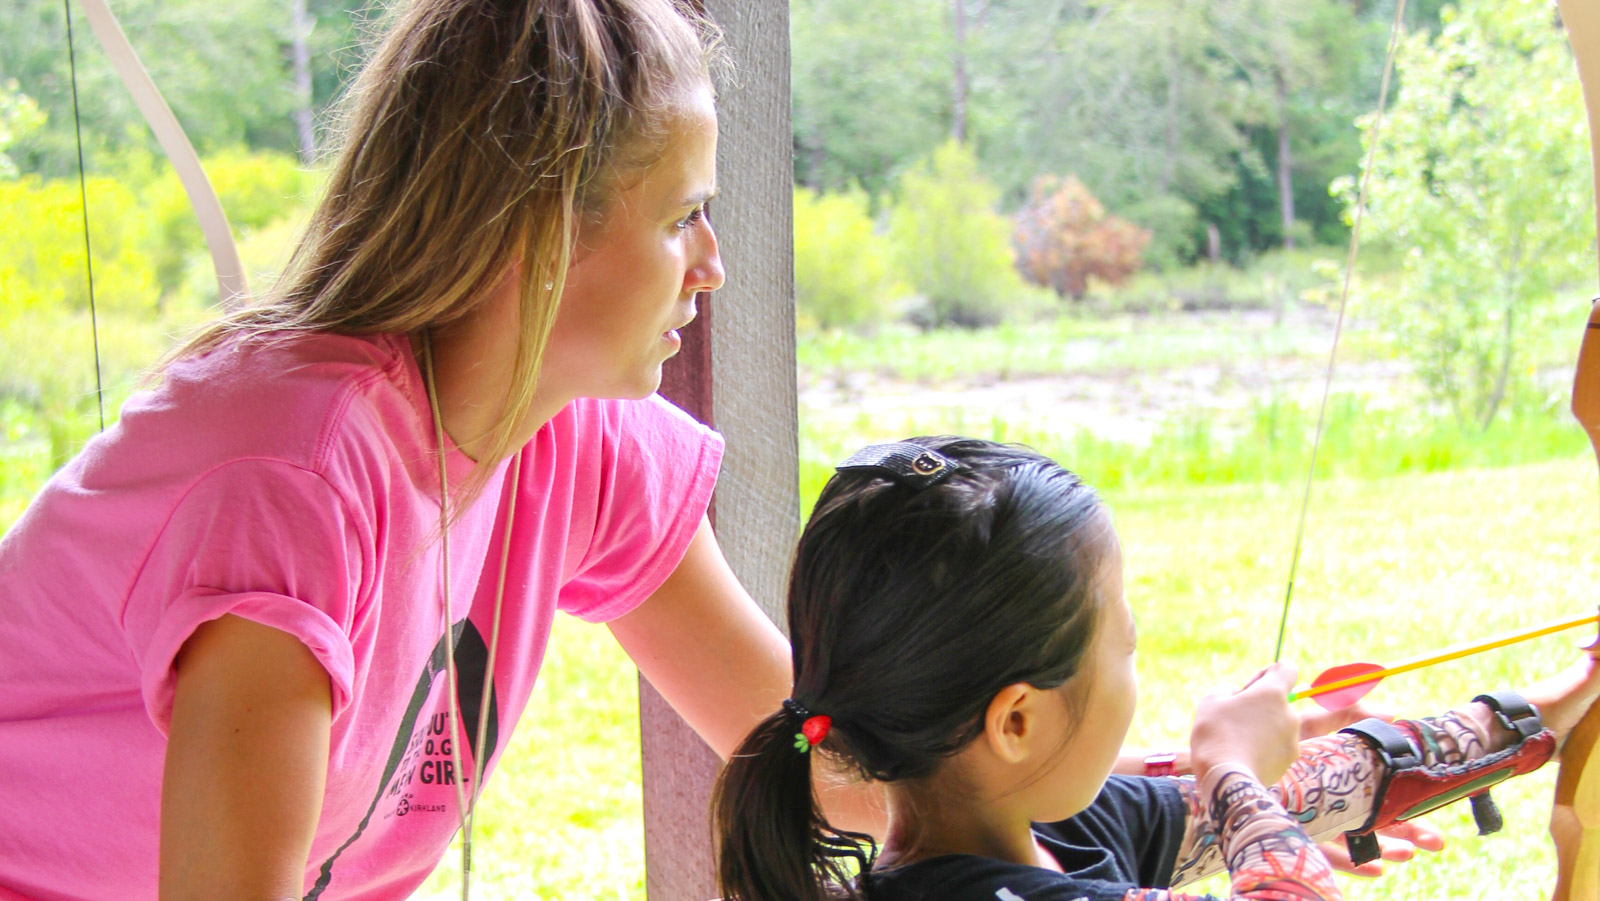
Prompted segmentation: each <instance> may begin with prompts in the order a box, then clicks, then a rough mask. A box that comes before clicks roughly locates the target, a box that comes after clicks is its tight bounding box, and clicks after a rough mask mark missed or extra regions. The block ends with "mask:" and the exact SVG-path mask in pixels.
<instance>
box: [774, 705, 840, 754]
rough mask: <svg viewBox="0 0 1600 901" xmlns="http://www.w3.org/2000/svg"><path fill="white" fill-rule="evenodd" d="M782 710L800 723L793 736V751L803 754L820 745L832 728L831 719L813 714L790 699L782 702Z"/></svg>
mask: <svg viewBox="0 0 1600 901" xmlns="http://www.w3.org/2000/svg"><path fill="white" fill-rule="evenodd" d="M783 709H784V710H786V711H788V712H789V715H790V716H793V717H794V718H795V719H797V720H799V721H800V731H799V732H796V733H795V736H794V749H795V750H796V751H799V752H800V753H802V754H804V753H806V752H808V751H810V750H811V749H812V748H815V747H816V746H817V745H820V744H822V741H823V739H825V738H827V737H828V730H829V729H830V728H832V726H833V717H830V716H823V715H821V714H813V713H812V712H811V711H809V710H807V709H805V708H804V707H801V706H800V705H799V704H797V703H795V701H794V700H793V699H792V698H791V699H789V700H786V701H784V702H783Z"/></svg>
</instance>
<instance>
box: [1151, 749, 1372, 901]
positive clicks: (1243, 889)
mask: <svg viewBox="0 0 1600 901" xmlns="http://www.w3.org/2000/svg"><path fill="white" fill-rule="evenodd" d="M1206 783H1207V785H1206V788H1205V789H1202V788H1199V787H1197V786H1196V785H1195V783H1194V780H1193V779H1192V778H1189V777H1184V779H1183V786H1182V788H1183V794H1184V798H1185V800H1186V801H1187V802H1188V804H1189V812H1190V815H1189V821H1190V834H1189V836H1188V838H1189V839H1190V840H1191V841H1193V842H1195V843H1198V844H1204V845H1205V847H1206V852H1205V853H1206V854H1207V855H1215V857H1216V858H1217V859H1218V860H1222V861H1224V862H1225V863H1226V865H1227V869H1228V872H1229V873H1230V874H1232V879H1233V887H1232V891H1231V892H1230V893H1229V896H1228V897H1229V898H1230V899H1237V901H1246V899H1248V901H1340V898H1341V897H1342V896H1341V895H1340V894H1339V887H1338V885H1337V884H1336V883H1335V882H1334V880H1333V868H1332V867H1331V866H1330V865H1329V864H1328V860H1327V858H1326V857H1324V856H1323V855H1322V852H1321V851H1319V850H1317V846H1316V844H1315V843H1314V842H1313V841H1312V840H1311V838H1310V837H1309V836H1307V835H1306V833H1305V830H1304V829H1302V828H1301V827H1300V824H1299V823H1298V822H1297V821H1296V820H1295V818H1294V817H1293V816H1292V815H1290V814H1289V812H1288V811H1286V810H1284V809H1283V805H1282V804H1280V803H1279V802H1278V799H1277V797H1276V796H1275V792H1274V791H1273V790H1270V789H1268V788H1266V787H1265V786H1263V785H1262V784H1261V783H1260V782H1259V781H1257V780H1256V778H1255V776H1253V775H1251V774H1250V773H1249V772H1248V771H1246V770H1244V769H1241V768H1233V767H1222V768H1219V769H1216V770H1213V771H1212V772H1211V773H1210V774H1208V775H1207V776H1206ZM1207 789H1208V790H1207ZM1203 799H1208V800H1203ZM1196 824H1201V825H1199V826H1198V827H1197V825H1196ZM1186 845H1187V843H1186ZM1177 878H1178V879H1180V880H1187V879H1188V878H1192V876H1191V875H1190V874H1186V873H1184V872H1183V871H1182V870H1180V871H1179V873H1178V875H1177ZM1123 901H1222V899H1220V898H1217V897H1216V896H1214V895H1194V894H1190V893H1187V892H1176V891H1172V890H1170V889H1133V890H1130V891H1129V892H1128V893H1127V894H1126V895H1124V896H1123Z"/></svg>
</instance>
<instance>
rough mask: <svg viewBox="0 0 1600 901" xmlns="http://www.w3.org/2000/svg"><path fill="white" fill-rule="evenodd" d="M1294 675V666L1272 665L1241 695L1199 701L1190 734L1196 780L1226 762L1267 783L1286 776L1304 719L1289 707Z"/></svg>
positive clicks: (1297, 750)
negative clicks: (1301, 721) (1242, 768)
mask: <svg viewBox="0 0 1600 901" xmlns="http://www.w3.org/2000/svg"><path fill="white" fill-rule="evenodd" d="M1296 675H1297V674H1296V672H1295V668H1294V667H1292V666H1290V665H1288V664H1286V663H1274V664H1272V665H1271V666H1269V667H1267V668H1266V669H1264V670H1262V671H1261V672H1259V673H1257V674H1256V676H1255V678H1254V679H1252V680H1251V681H1250V682H1249V683H1248V684H1247V685H1245V687H1244V688H1242V689H1240V690H1239V691H1236V692H1233V693H1231V694H1228V693H1213V694H1209V695H1206V696H1205V697H1203V698H1201V699H1200V704H1199V706H1198V707H1197V708H1196V710H1195V716H1194V731H1193V733H1191V734H1190V736H1189V753H1190V754H1191V755H1192V757H1193V759H1194V772H1195V778H1197V779H1199V780H1202V781H1203V780H1204V779H1205V778H1206V774H1207V773H1209V772H1210V771H1211V769H1212V768H1214V767H1216V766H1219V765H1221V764H1225V763H1227V764H1237V765H1239V766H1243V767H1245V768H1246V769H1248V770H1249V771H1250V772H1252V773H1254V774H1255V776H1256V778H1257V779H1259V780H1260V781H1261V782H1262V784H1264V785H1271V784H1273V783H1275V782H1277V781H1278V780H1279V779H1280V778H1282V777H1283V774H1284V773H1285V772H1288V770H1289V765H1290V764H1291V763H1293V762H1294V761H1295V758H1296V757H1298V756H1299V754H1300V745H1299V737H1300V721H1299V719H1298V718H1297V717H1296V716H1295V713H1294V711H1293V710H1291V709H1290V707H1289V692H1290V690H1291V689H1293V688H1294V684H1295V677H1296Z"/></svg>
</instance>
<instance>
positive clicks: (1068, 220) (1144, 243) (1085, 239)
mask: <svg viewBox="0 0 1600 901" xmlns="http://www.w3.org/2000/svg"><path fill="white" fill-rule="evenodd" d="M1015 241H1016V245H1017V268H1018V269H1020V270H1022V274H1023V276H1024V277H1025V278H1027V279H1028V280H1029V281H1031V282H1033V283H1034V284H1037V285H1044V286H1047V287H1050V288H1053V289H1055V292H1056V294H1057V295H1059V296H1061V297H1070V298H1073V299H1074V300H1077V299H1080V298H1082V297H1083V295H1084V294H1085V293H1087V292H1088V290H1089V278H1090V277H1091V276H1092V277H1094V278H1097V279H1100V280H1101V281H1104V282H1107V283H1108V284H1112V285H1116V284H1120V283H1121V282H1122V281H1123V280H1124V279H1126V278H1127V277H1128V276H1130V275H1132V274H1133V273H1135V272H1137V271H1139V267H1140V266H1141V265H1143V262H1144V251H1145V248H1146V247H1148V246H1149V245H1150V232H1149V231H1148V230H1147V229H1143V228H1140V227H1139V226H1137V225H1134V224H1133V223H1132V222H1129V221H1128V220H1126V219H1123V218H1122V217H1120V216H1114V215H1111V214H1109V213H1107V212H1106V208H1105V205H1104V204H1102V203H1101V202H1100V201H1098V200H1096V199H1095V196H1094V195H1093V194H1091V193H1089V189H1088V188H1086V187H1084V185H1083V182H1081V181H1078V179H1076V178H1074V177H1073V176H1070V175H1069V176H1067V177H1066V178H1062V177H1060V176H1058V175H1042V176H1040V177H1039V178H1037V179H1034V182H1033V191H1032V193H1031V194H1030V196H1029V198H1028V204H1027V206H1024V207H1023V208H1022V209H1021V211H1019V212H1018V213H1017V230H1016V237H1015Z"/></svg>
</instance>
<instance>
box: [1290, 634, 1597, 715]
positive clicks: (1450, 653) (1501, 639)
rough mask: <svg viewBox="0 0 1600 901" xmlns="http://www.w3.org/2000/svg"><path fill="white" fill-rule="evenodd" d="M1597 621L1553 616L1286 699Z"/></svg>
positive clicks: (1455, 658) (1295, 698)
mask: <svg viewBox="0 0 1600 901" xmlns="http://www.w3.org/2000/svg"><path fill="white" fill-rule="evenodd" d="M1597 621H1600V617H1597V616H1596V615H1595V614H1593V613H1586V614H1584V615H1582V616H1573V617H1569V618H1567V619H1563V620H1557V621H1556V622H1551V623H1545V624H1544V625H1542V626H1534V627H1533V628H1531V629H1521V630H1518V631H1516V632H1509V633H1506V634H1504V635H1499V636H1496V637H1494V638H1490V639H1486V640H1484V641H1479V642H1474V643H1473V644H1467V645H1461V646H1459V647H1454V648H1449V649H1447V650H1444V651H1439V652H1437V653H1434V654H1428V655H1426V656H1423V657H1414V658H1412V659H1410V660H1407V661H1405V662H1403V663H1397V664H1395V665H1394V666H1389V667H1385V668H1383V669H1381V670H1374V671H1372V672H1370V673H1362V674H1361V675H1359V676H1351V677H1350V678H1348V679H1339V680H1337V681H1335V682H1329V683H1328V684H1326V685H1318V686H1316V687H1314V688H1306V689H1303V690H1301V691H1297V692H1295V693H1294V694H1292V695H1290V696H1289V700H1291V701H1298V700H1300V699H1301V698H1314V697H1316V696H1317V695H1323V694H1327V693H1328V692H1331V691H1338V690H1340V689H1341V688H1349V687H1351V686H1352V685H1365V684H1366V683H1368V682H1376V681H1378V680H1379V679H1383V678H1386V677H1388V676H1393V675H1395V674H1397V673H1409V672H1411V671H1412V670H1417V669H1422V668H1423V667H1425V666H1433V665H1434V664H1436V663H1445V662H1447V661H1450V660H1459V659H1460V658H1462V657H1470V656H1472V655H1473V654H1481V653H1483V652H1484V651H1492V650H1494V649H1496V648H1503V647H1505V646H1506V645H1512V644H1516V643H1517V642H1520V641H1532V640H1533V639H1535V638H1543V637H1544V636H1546V635H1553V634H1555V633H1556V632H1563V631H1566V630H1567V629H1575V628H1577V627H1578V626H1581V625H1584V624H1586V623H1593V622H1597Z"/></svg>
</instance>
